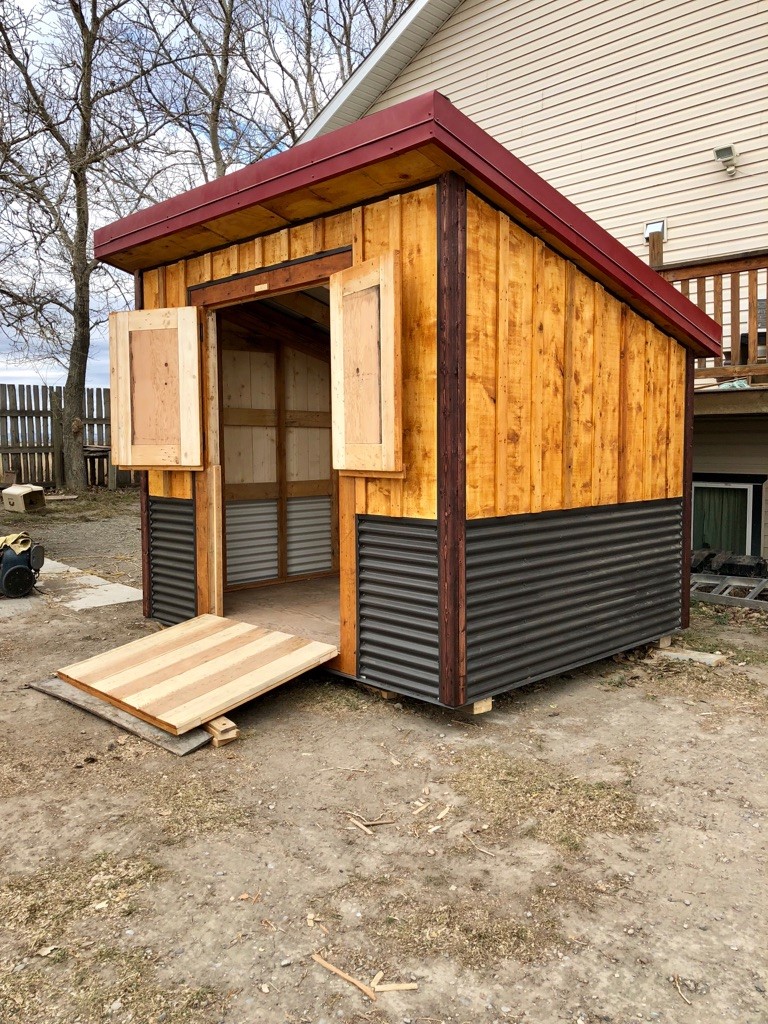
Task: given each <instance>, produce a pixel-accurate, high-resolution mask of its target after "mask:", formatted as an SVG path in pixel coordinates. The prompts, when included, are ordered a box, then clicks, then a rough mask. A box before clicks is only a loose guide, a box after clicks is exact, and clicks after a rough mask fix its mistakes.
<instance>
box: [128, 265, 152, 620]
mask: <svg viewBox="0 0 768 1024" xmlns="http://www.w3.org/2000/svg"><path fill="white" fill-rule="evenodd" d="M133 307H134V309H143V308H144V279H143V277H142V274H141V271H140V270H137V271H135V273H134V275H133ZM139 522H140V523H141V611H142V615H143V616H144V618H145V619H148V618H149V617H150V616H151V615H152V590H151V572H152V570H151V566H150V564H149V473H148V472H147V471H146V470H141V471H139Z"/></svg>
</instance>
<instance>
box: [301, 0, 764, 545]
mask: <svg viewBox="0 0 768 1024" xmlns="http://www.w3.org/2000/svg"><path fill="white" fill-rule="evenodd" d="M767 59H768V7H766V5H765V4H763V3H760V2H756V0H754V2H744V0H716V2H714V3H706V4H704V3H695V2H687V3H677V4H673V5H670V4H668V3H662V2H661V0H642V2H641V0H630V2H628V3H622V4H616V3H614V2H612V0H597V2H595V3H590V4H588V5H585V4H581V3H575V2H570V3H557V4H553V3H544V2H542V0H538V2H537V0H528V2H525V3H512V2H510V0H463V2H459V0H416V2H415V3H414V4H413V5H412V6H411V7H410V9H409V10H408V12H407V13H406V14H404V15H403V17H402V18H401V19H400V20H399V21H398V22H397V24H396V25H395V26H394V27H393V28H392V29H391V31H390V32H389V33H388V35H387V36H386V37H385V38H384V39H382V41H381V42H380V43H379V45H378V46H377V47H376V49H374V51H373V52H372V53H371V54H370V55H369V57H368V58H367V60H366V61H364V62H363V64H362V65H361V66H360V67H359V68H358V70H357V71H356V72H355V74H354V75H353V76H352V77H351V78H350V79H349V81H348V82H347V83H346V84H345V85H344V86H343V88H342V89H341V90H340V91H339V93H338V94H337V96H336V97H335V98H334V99H333V100H332V101H331V103H329V104H328V106H327V107H326V108H325V109H324V110H323V111H322V113H321V114H320V115H319V117H318V118H317V119H316V121H315V122H314V123H313V124H312V125H311V126H310V128H309V130H308V131H307V133H306V135H305V136H304V139H306V140H309V139H314V138H317V137H319V136H321V135H323V134H324V133H325V132H328V131H331V130H333V129H335V128H338V127H340V126H342V125H347V124H350V123H352V122H354V121H355V120H356V119H358V118H360V117H362V116H363V115H365V114H367V113H370V112H373V111H380V110H385V109H386V108H388V107H389V106H391V105H393V104H397V103H400V102H402V101H403V100H405V99H408V98H409V97H412V96H417V95H419V94H420V93H422V92H424V91H425V90H426V89H439V90H440V91H441V92H442V93H444V94H445V95H446V96H448V97H449V98H450V100H451V102H452V103H454V104H455V105H456V106H457V107H458V108H459V109H460V110H462V111H463V112H464V113H465V114H467V115H468V116H469V117H470V118H472V120H473V121H475V122H476V123H477V124H478V125H479V126H480V127H482V128H483V129H484V130H485V131H486V132H488V133H489V134H491V135H492V136H493V137H494V138H495V139H497V141H499V142H500V143H502V144H503V145H504V146H505V147H506V148H508V149H509V150H511V151H512V152H514V153H515V154H516V156H518V157H519V158H520V159H521V160H523V161H524V162H525V163H526V164H528V165H529V166H530V167H531V168H532V169H533V170H535V171H536V172H537V173H539V174H540V175H542V177H544V178H545V180H546V181H548V182H549V183H550V184H551V185H553V186H555V188H557V189H558V190H559V191H560V192H561V193H562V194H564V195H565V196H567V197H568V198H569V199H570V200H571V201H572V202H573V203H575V204H576V205H577V206H578V207H579V208H580V209H582V210H584V211H585V212H586V213H588V214H589V215H590V217H592V218H593V219H594V220H595V221H597V222H598V223H599V224H600V225H601V226H602V227H603V228H605V229H606V230H607V231H608V232H610V234H612V235H613V236H614V237H615V238H617V239H618V240H619V241H620V242H621V243H622V244H623V245H625V246H627V248H629V249H630V250H631V251H632V252H634V253H635V255H637V256H639V257H640V258H641V259H643V260H645V261H646V262H650V263H651V264H652V265H653V266H655V267H657V269H658V270H659V271H660V273H661V274H662V275H663V276H664V277H666V278H667V280H669V281H672V282H674V283H675V285H676V287H678V288H679V289H680V290H681V291H682V292H683V293H684V294H686V295H690V297H691V298H692V300H693V301H694V302H695V303H696V304H697V305H698V306H699V307H700V308H701V309H703V310H705V311H706V312H707V313H708V314H709V315H710V316H712V317H714V319H715V320H717V321H718V322H719V323H720V324H722V326H723V332H724V344H723V354H722V357H719V358H716V359H700V360H698V362H697V369H696V376H697V381H698V383H699V384H700V385H702V386H703V385H706V384H707V383H709V384H711V385H712V384H713V385H715V386H714V387H709V388H707V389H706V390H697V394H696V400H695V409H696V419H695V429H694V490H695V500H694V506H695V513H694V526H693V535H692V540H693V544H694V546H695V547H700V546H702V545H707V546H711V547H715V548H725V549H728V550H731V551H733V552H736V553H752V554H760V553H762V554H768V416H767V413H768V393H767V392H766V390H765V387H766V385H767V384H768V362H767V356H766V294H767V292H768V202H767V201H766V197H767V196H768V123H767V122H766V119H765V108H766V83H765V66H766V60H767ZM735 380H738V381H739V382H741V383H743V384H745V385H747V386H746V387H744V388H739V389H737V390H732V387H733V382H734V381H735Z"/></svg>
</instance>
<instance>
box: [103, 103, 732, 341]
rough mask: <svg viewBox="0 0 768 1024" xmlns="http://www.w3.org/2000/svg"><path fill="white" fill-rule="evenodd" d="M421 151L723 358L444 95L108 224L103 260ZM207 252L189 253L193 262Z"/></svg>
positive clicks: (652, 278) (623, 256) (600, 234)
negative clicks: (439, 156) (430, 150)
mask: <svg viewBox="0 0 768 1024" xmlns="http://www.w3.org/2000/svg"><path fill="white" fill-rule="evenodd" d="M422 146H432V147H434V146H436V147H438V148H439V149H440V150H441V151H442V152H443V153H444V154H445V155H446V157H447V161H446V163H447V164H448V165H449V166H451V167H453V168H455V169H458V173H459V174H462V175H463V176H464V177H465V178H466V179H467V181H468V182H470V184H472V185H473V186H475V187H479V188H480V190H481V191H482V192H483V194H485V195H486V196H487V198H489V199H491V201H492V202H496V203H497V204H499V205H502V206H503V207H504V208H506V209H508V210H509V212H510V213H511V214H512V215H513V216H517V217H518V218H519V219H520V220H522V221H523V223H525V224H526V225H527V226H528V227H529V228H532V229H533V230H534V231H536V230H538V231H539V233H540V234H541V236H542V237H543V238H544V239H545V240H546V241H547V242H548V244H550V245H551V246H552V247H553V248H555V249H556V250H558V251H559V252H561V253H562V254H563V255H564V256H565V257H566V258H569V259H573V260H575V261H576V262H577V263H578V264H579V265H580V266H582V267H584V269H586V270H587V272H589V273H591V274H592V276H594V277H596V278H598V280H601V281H603V283H605V284H606V286H607V287H609V288H611V289H612V290H614V291H615V292H616V293H617V294H618V295H619V296H620V297H621V298H623V299H624V301H626V302H628V303H629V304H630V305H632V306H634V307H635V308H636V309H638V311H639V312H640V313H642V314H643V315H644V316H645V317H647V318H648V319H650V320H652V321H653V322H654V323H656V324H657V325H658V326H660V327H661V328H662V329H663V330H665V331H667V332H668V333H670V334H672V335H673V336H674V337H675V338H677V339H678V340H679V341H680V342H682V343H683V344H685V345H686V346H688V347H689V348H691V349H692V350H693V351H694V352H696V354H697V355H700V356H704V355H719V354H720V337H721V333H722V332H721V328H720V326H719V325H718V324H716V323H715V321H714V320H711V319H710V318H709V317H708V316H707V315H706V314H705V313H704V312H703V311H702V310H700V309H699V308H698V307H697V306H695V305H694V304H693V303H692V302H690V301H689V300H688V299H686V298H685V297H684V296H683V295H682V294H681V293H680V292H679V291H678V290H677V289H676V288H674V287H673V286H672V285H671V284H670V283H669V282H667V281H665V280H664V278H663V277H661V275H660V274H657V273H656V271H655V270H652V269H651V268H650V267H649V266H648V265H647V264H646V263H643V261H642V260H640V259H639V258H638V257H637V256H635V255H634V254H633V253H632V252H630V251H629V249H627V248H626V247H625V246H623V245H622V244H621V242H619V241H618V240H617V239H615V238H614V237H613V236H612V235H610V234H608V232H607V231H606V230H605V229H604V228H601V227H600V226H599V225H598V224H596V223H595V222H594V221H593V220H592V219H591V218H590V217H588V216H587V214H586V213H584V212H583V211H582V210H580V209H579V208H578V207H576V206H574V205H573V203H571V202H570V200H568V199H566V198H565V196H563V195H561V194H560V193H559V192H558V191H557V190H556V189H555V188H553V187H552V186H551V185H549V184H548V183H547V182H546V181H544V179H543V178H541V177H539V175H538V174H536V173H535V172H534V171H532V170H531V169H530V167H527V166H526V165H525V164H524V163H522V161H520V160H518V159H517V157H515V156H513V155H512V153H510V152H509V150H507V149H505V148H504V146H502V145H501V143H499V142H497V141H496V140H495V139H493V138H491V136H490V135H488V134H487V132H485V131H483V129H482V128H480V127H479V126H478V125H476V124H475V123H474V122H473V121H471V120H470V119H469V118H468V117H467V116H466V115H465V114H462V113H461V111H460V110H458V109H457V108H456V107H454V106H453V104H452V103H451V102H450V101H449V100H447V99H446V98H445V97H444V96H442V95H441V94H440V93H439V92H431V93H426V94H425V95H423V96H419V97H417V98H415V99H412V100H407V101H406V102H405V103H401V104H398V105H396V106H394V107H388V108H386V109H385V110H382V111H379V112H378V113H376V114H372V115H371V116H369V117H365V118H363V119H362V120H360V121H355V122H354V123H353V124H351V125H348V126H347V127H346V128H340V129H337V131H335V132H333V133H331V134H329V135H323V136H321V137H320V138H318V139H313V140H312V141H311V142H307V143H305V144H304V145H302V146H295V147H294V148H293V149H290V150H288V151H287V152H285V153H279V154H277V155H276V156H273V157H269V158H268V159H266V160H262V161H260V162H259V163H256V164H251V165H250V166H249V167H245V168H243V169H242V170H241V171H237V172H236V173H234V174H231V175H228V176H226V177H224V178H219V179H218V180H216V181H213V182H210V183H209V184H207V185H202V186H200V187H199V188H196V189H192V190H191V191H190V192H185V193H182V194H181V195H179V196H175V197H174V198H173V199H169V200H166V202H164V203H159V204H157V205H156V206H152V207H149V208H148V209H146V210H142V211H140V212H139V213H135V214H132V215H131V216H129V217H125V218H124V219H123V220H119V221H116V222H115V223H113V224H109V225H107V226H106V227H103V228H101V229H99V230H98V231H96V233H95V236H94V241H95V255H96V257H97V259H100V260H103V261H105V262H108V263H110V262H111V263H113V264H114V265H117V266H119V265H120V261H119V259H118V257H119V255H120V253H125V252H126V251H128V250H131V249H133V248H135V247H140V246H141V245H143V244H148V243H152V242H157V241H159V240H161V239H164V238H167V237H168V236H170V235H175V234H177V233H180V232H184V231H185V230H186V229H189V228H198V229H201V228H204V227H205V225H206V223H210V222H215V220H216V218H222V217H227V216H232V215H234V214H237V213H238V212H240V211H243V210H245V209H248V208H249V207H251V206H257V205H261V204H269V202H270V201H274V200H276V199H278V198H280V197H284V196H287V195H290V194H291V193H293V192H297V191H299V190H303V189H308V188H309V189H311V188H312V187H313V186H318V185H319V184H321V183H322V182H325V181H329V180H330V179H332V178H336V177H339V176H342V175H345V174H351V173H353V172H355V171H358V170H361V169H363V168H365V167H368V166H369V165H371V164H373V163H375V162H376V161H380V162H381V161H385V160H386V159H388V158H395V157H398V156H402V155H403V154H405V153H408V152H411V151H413V150H416V149H418V148H419V147H422ZM390 191H396V189H391V190H390ZM371 198H374V197H373V195H372V196H371ZM325 212H331V211H329V210H326V211H325ZM234 241H235V240H232V243H234ZM210 248H214V246H211V247H210ZM198 251H199V250H195V251H194V253H193V251H192V250H191V249H190V252H189V255H193V254H197V252H198ZM139 265H141V264H139Z"/></svg>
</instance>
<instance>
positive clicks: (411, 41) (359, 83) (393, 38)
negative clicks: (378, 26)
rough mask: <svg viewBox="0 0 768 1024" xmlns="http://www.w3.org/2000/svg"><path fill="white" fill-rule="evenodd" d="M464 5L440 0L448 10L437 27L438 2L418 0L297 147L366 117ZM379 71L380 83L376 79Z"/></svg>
mask: <svg viewBox="0 0 768 1024" xmlns="http://www.w3.org/2000/svg"><path fill="white" fill-rule="evenodd" d="M461 3H462V0H440V4H439V6H440V7H444V8H446V10H445V13H444V15H443V16H442V17H438V19H437V20H438V22H439V23H438V24H434V23H433V22H434V15H435V13H436V12H437V9H438V3H436V0H415V2H414V3H413V4H411V6H410V7H409V8H408V10H407V11H404V12H403V14H401V15H400V17H399V18H398V19H397V21H396V22H395V24H394V25H393V26H392V28H391V29H390V30H389V32H387V34H386V35H385V36H384V37H383V39H381V40H379V42H378V43H377V44H376V46H374V48H373V49H372V50H371V52H370V53H369V54H368V56H367V57H366V58H365V60H364V61H363V62H362V64H360V65H358V67H357V68H356V69H355V70H354V71H353V72H352V74H351V75H350V77H349V78H348V79H347V81H346V82H345V83H344V85H342V86H341V88H340V89H339V90H338V92H337V93H336V94H335V95H334V96H333V97H332V98H331V99H330V100H329V101H328V103H326V105H325V106H324V107H323V109H322V110H321V111H320V113H319V114H318V115H317V116H316V117H315V119H314V120H313V121H312V123H311V124H310V125H309V126H308V127H307V128H306V129H305V131H304V133H303V135H302V136H301V138H300V139H299V141H298V143H297V145H303V144H304V143H305V142H309V141H311V140H312V139H316V138H318V137H319V136H320V135H323V134H325V133H326V132H328V131H332V130H335V129H336V128H341V127H343V126H344V125H347V124H351V123H352V122H353V121H356V120H357V119H358V118H361V117H363V116H364V115H365V113H366V112H367V111H368V110H370V108H371V106H373V104H374V103H375V102H376V100H377V99H378V98H379V96H381V94H382V93H383V92H384V90H385V89H386V88H388V87H389V86H390V85H391V84H392V82H394V80H395V79H396V78H397V76H398V75H399V74H400V72H401V71H402V70H403V69H404V68H405V67H406V66H407V65H408V64H409V63H410V61H412V60H413V58H414V57H415V56H416V54H417V53H418V52H419V51H420V50H421V49H423V47H424V46H425V45H426V44H427V42H429V40H430V39H431V38H432V36H433V35H434V34H435V33H436V32H437V31H438V30H439V29H440V28H442V26H443V25H444V24H445V23H446V21H447V20H448V19H449V18H450V17H451V15H452V14H453V13H454V11H455V10H456V9H457V8H458V7H459V6H460V5H461ZM387 59H389V60H391V61H392V67H391V68H389V69H388V70H387V71H386V73H385V74H382V63H383V62H384V61H385V60H387ZM377 72H378V73H379V78H378V80H376V79H375V76H376V73H377Z"/></svg>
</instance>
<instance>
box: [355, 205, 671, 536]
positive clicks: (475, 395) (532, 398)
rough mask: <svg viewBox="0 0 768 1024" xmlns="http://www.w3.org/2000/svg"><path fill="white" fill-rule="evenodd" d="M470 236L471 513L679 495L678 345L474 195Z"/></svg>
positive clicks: (487, 514)
mask: <svg viewBox="0 0 768 1024" xmlns="http://www.w3.org/2000/svg"><path fill="white" fill-rule="evenodd" d="M367 215H368V210H367V209H366V216H367ZM467 239H468V243H467V250H468V251H467V382H466V388H467V398H466V408H467V424H466V444H467V457H466V466H467V485H466V491H467V518H468V519H482V518H487V517H492V516H507V515H516V514H519V513H527V512H540V511H545V510H547V509H558V508H583V507H588V506H590V505H606V504H614V503H616V502H623V501H643V500H646V501H650V500H654V499H659V498H673V497H678V496H679V495H680V494H682V493H683V489H684V484H683V472H682V426H681V424H682V423H683V419H684V417H683V411H684V406H685V395H684V382H685V372H684V362H685V350H684V349H683V347H682V346H681V345H679V344H678V343H677V342H676V341H675V340H674V339H673V338H670V337H669V336H667V335H666V334H664V332H663V331H661V330H660V329H659V328H657V327H655V326H654V325H653V324H652V323H650V322H649V321H647V320H645V319H644V318H643V317H642V316H640V315H639V314H637V313H636V312H634V311H633V310H631V309H630V308H629V307H628V306H626V305H624V304H623V303H622V302H621V301H620V300H619V299H617V298H616V297H615V296H613V295H611V294H609V293H608V292H607V291H606V290H605V289H604V288H603V287H602V286H601V285H600V284H599V283H598V282H596V281H594V280H592V279H591V278H589V277H588V276H587V275H586V274H585V273H583V271H581V270H580V269H579V268H578V267H576V266H575V264H573V263H570V262H568V261H567V260H565V259H564V258H563V257H562V256H560V255H558V254H557V253H555V252H554V251H553V250H552V249H550V248H549V247H548V246H547V245H546V244H545V243H544V242H543V241H542V240H541V239H540V238H536V237H534V236H533V235H532V234H531V233H530V232H528V231H526V230H525V228H523V227H521V226H520V225H518V224H515V223H513V222H512V221H510V220H509V218H508V217H507V215H506V214H505V213H503V212H500V211H499V210H496V209H494V208H493V207H491V206H489V205H488V204H487V203H486V202H484V201H483V200H482V199H481V198H479V197H478V196H476V195H473V194H471V193H470V194H469V196H468V200H467ZM404 351H405V352H409V351H410V348H409V346H407V345H406V346H405V348H404ZM405 408H406V410H408V408H409V404H408V402H407V401H406V404H405ZM404 461H405V466H406V468H407V473H408V476H409V478H410V476H411V475H412V470H413V467H412V463H411V462H410V461H409V459H408V454H407V452H406V457H405V460H404ZM357 511H358V512H360V511H361V510H360V509H359V508H358V510H357Z"/></svg>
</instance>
